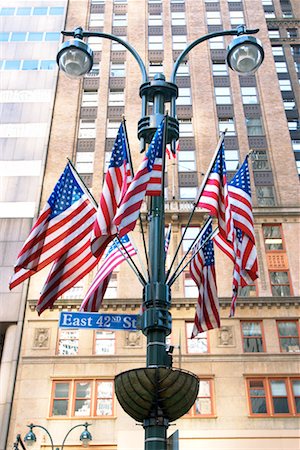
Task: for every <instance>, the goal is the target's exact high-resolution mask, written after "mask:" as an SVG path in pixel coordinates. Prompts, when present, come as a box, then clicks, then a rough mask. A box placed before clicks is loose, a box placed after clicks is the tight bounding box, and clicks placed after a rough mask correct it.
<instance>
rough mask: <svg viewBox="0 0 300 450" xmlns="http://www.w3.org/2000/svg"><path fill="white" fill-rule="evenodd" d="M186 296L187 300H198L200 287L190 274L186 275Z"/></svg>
mask: <svg viewBox="0 0 300 450" xmlns="http://www.w3.org/2000/svg"><path fill="white" fill-rule="evenodd" d="M184 296H185V297H186V298H198V287H197V286H196V283H195V282H194V280H193V279H192V278H191V276H190V274H189V273H185V274H184Z"/></svg>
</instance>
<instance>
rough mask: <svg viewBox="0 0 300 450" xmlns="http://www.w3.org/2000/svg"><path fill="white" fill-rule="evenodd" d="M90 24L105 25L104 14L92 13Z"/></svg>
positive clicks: (95, 25) (91, 25)
mask: <svg viewBox="0 0 300 450" xmlns="http://www.w3.org/2000/svg"><path fill="white" fill-rule="evenodd" d="M89 25H90V27H103V25H104V14H99V13H91V15H90V22H89Z"/></svg>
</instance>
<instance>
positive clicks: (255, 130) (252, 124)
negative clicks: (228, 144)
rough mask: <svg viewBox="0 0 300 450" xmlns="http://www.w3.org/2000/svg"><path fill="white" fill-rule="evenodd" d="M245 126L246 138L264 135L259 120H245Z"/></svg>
mask: <svg viewBox="0 0 300 450" xmlns="http://www.w3.org/2000/svg"><path fill="white" fill-rule="evenodd" d="M246 125H247V131H248V136H262V135H264V131H263V126H262V121H261V118H257V119H249V118H246Z"/></svg>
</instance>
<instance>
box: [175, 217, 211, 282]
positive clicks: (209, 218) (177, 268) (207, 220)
mask: <svg viewBox="0 0 300 450" xmlns="http://www.w3.org/2000/svg"><path fill="white" fill-rule="evenodd" d="M211 221H212V218H211V217H208V219H206V221H205V223H204V224H203V225H202V227H201V229H200V231H199V233H198V234H197V236H196V237H195V239H194V240H193V242H192V243H191V245H190V246H189V249H188V250H187V251H186V252H185V254H184V256H183V257H182V258H181V261H180V263H179V264H178V266H177V267H176V270H175V271H174V273H173V275H172V276H171V278H170V280H169V283H171V284H173V283H172V281H173V278H174V277H175V276H176V274H177V272H178V270H179V268H180V266H181V265H182V263H183V261H184V260H185V258H186V257H187V255H188V254H189V252H190V251H191V249H192V248H193V246H194V244H195V242H196V241H197V240H198V238H199V236H200V235H201V233H202V231H203V228H204V227H205V226H206V225H207V224H208V223H209V222H211Z"/></svg>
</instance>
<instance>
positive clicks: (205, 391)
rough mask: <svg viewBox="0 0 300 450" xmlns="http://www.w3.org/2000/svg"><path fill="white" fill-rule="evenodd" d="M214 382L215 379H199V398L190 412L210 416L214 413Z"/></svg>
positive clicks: (194, 414)
mask: <svg viewBox="0 0 300 450" xmlns="http://www.w3.org/2000/svg"><path fill="white" fill-rule="evenodd" d="M212 384H213V380H211V379H205V378H204V379H203V378H201V377H200V380H199V391H198V395H197V399H196V401H195V403H194V405H193V407H192V409H191V410H190V412H189V415H191V416H193V417H197V418H199V417H210V416H213V415H214V411H213V400H212Z"/></svg>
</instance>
